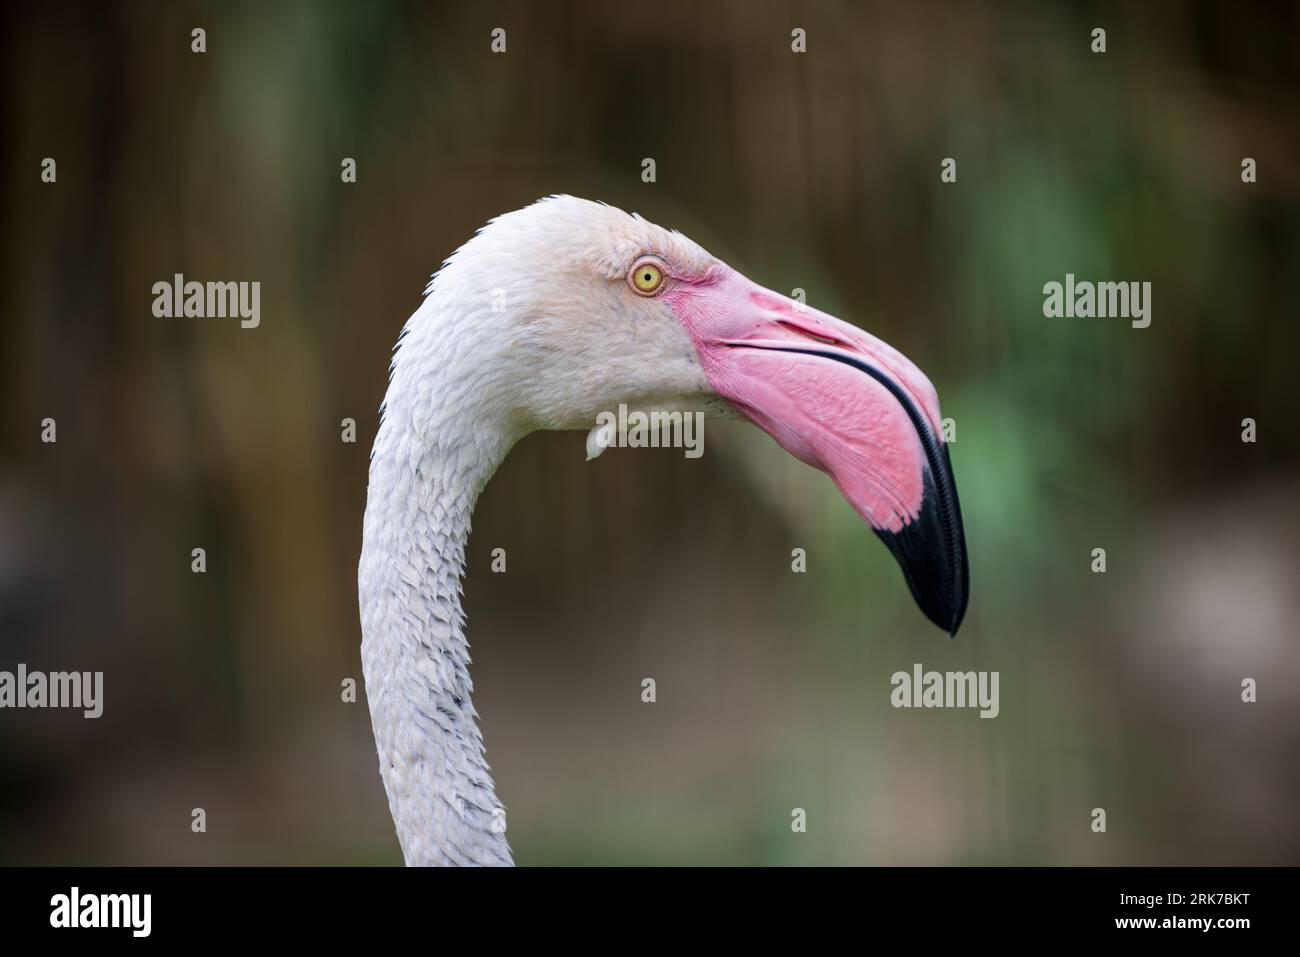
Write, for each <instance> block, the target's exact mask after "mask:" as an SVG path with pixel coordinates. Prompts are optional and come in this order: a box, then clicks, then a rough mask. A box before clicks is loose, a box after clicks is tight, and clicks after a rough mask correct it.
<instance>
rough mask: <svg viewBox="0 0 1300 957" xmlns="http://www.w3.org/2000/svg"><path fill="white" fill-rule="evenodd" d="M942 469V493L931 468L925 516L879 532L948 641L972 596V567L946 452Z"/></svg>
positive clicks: (914, 593)
mask: <svg viewBox="0 0 1300 957" xmlns="http://www.w3.org/2000/svg"><path fill="white" fill-rule="evenodd" d="M942 466H943V467H945V470H946V472H947V474H946V475H945V476H944V481H942V482H941V483H940V484H941V485H942V487H943V489H944V491H943V492H940V491H938V490H937V489H936V487H935V482H934V479H933V476H932V475H931V473H930V471H929V470H928V469H927V470H926V474H925V494H924V497H923V498H922V501H921V512H920V514H919V515H917V516H916V518H914V519H913V520H912V521H910V522H909V523H908V524H906V525H904V526H903V527H902V528H900V529H899V530H898V531H896V532H890V531H883V530H881V529H875V532H876V534H877V535H879V536H880V539H881V541H883V542H884V543H885V545H886V547H888V548H889V550H890V552H892V553H893V555H894V558H895V559H897V561H898V564H899V566H900V567H901V568H902V569H903V577H904V578H905V579H906V580H907V587H908V588H909V589H910V590H911V592H912V597H913V598H914V599H916V603H917V605H918V606H920V609H921V611H922V612H923V613H924V614H925V617H926V618H929V619H930V621H932V622H934V624H936V625H938V626H939V627H940V628H942V629H943V630H944V631H945V632H946V633H947V634H948V637H949V638H956V637H957V630H958V629H959V628H961V623H962V620H963V619H964V618H965V617H966V605H967V603H968V601H969V597H970V565H969V562H968V560H967V558H966V535H965V530H964V529H963V528H962V521H961V506H960V505H959V504H958V501H957V486H956V483H955V482H954V481H953V478H952V471H951V466H950V465H949V462H948V456H947V449H946V448H945V449H944V454H943V459H942Z"/></svg>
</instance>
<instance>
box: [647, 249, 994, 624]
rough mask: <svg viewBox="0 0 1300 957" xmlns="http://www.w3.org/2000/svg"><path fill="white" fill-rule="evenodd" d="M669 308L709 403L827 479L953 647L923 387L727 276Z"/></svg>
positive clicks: (904, 367) (936, 460)
mask: <svg viewBox="0 0 1300 957" xmlns="http://www.w3.org/2000/svg"><path fill="white" fill-rule="evenodd" d="M665 298H666V299H667V300H668V301H669V302H670V303H671V305H672V307H673V309H674V311H675V312H676V313H677V315H678V317H679V318H680V319H681V321H682V323H683V324H684V325H685V326H686V329H687V331H688V332H689V334H690V336H691V338H692V340H693V341H694V343H695V348H696V351H697V352H698V354H699V357H700V361H701V363H702V364H703V366H704V372H705V375H706V376H707V377H708V379H709V383H710V384H711V385H712V386H713V389H714V391H716V392H717V393H718V394H719V395H720V396H722V397H723V398H726V399H728V400H729V401H730V402H731V403H732V404H733V405H735V406H736V408H737V409H739V410H740V412H741V413H743V414H744V415H745V416H746V417H747V418H749V419H750V420H751V421H752V422H753V423H754V424H755V425H757V426H759V428H761V429H763V430H764V431H765V432H767V433H768V434H769V435H771V436H772V438H774V439H776V441H777V442H778V443H779V444H780V445H781V447H782V448H784V449H785V450H786V451H788V452H790V453H791V454H792V455H794V456H795V457H796V458H798V459H800V460H801V461H803V462H806V463H807V464H809V465H811V466H813V467H814V468H817V469H821V470H822V471H823V472H825V473H826V474H828V475H829V476H830V477H831V480H832V481H834V483H835V485H836V486H837V487H838V488H839V490H840V492H841V493H842V494H843V495H844V497H845V498H846V499H847V500H848V502H849V504H850V505H852V506H853V508H854V510H856V511H857V513H858V514H859V515H861V516H862V517H863V518H864V519H866V521H867V522H868V523H869V524H870V525H871V527H872V528H873V529H874V530H875V532H876V534H877V535H879V536H880V538H881V539H882V540H883V541H884V542H885V544H886V545H887V546H888V547H889V549H890V551H891V552H893V554H894V557H895V558H896V559H897V560H898V562H899V564H900V565H901V566H902V569H903V576H904V577H905V578H906V579H907V584H908V587H909V588H910V589H911V591H912V596H913V597H914V598H915V599H916V602H917V604H918V605H919V606H920V607H921V610H922V611H923V612H925V615H926V617H928V618H929V619H930V620H931V621H932V622H934V623H935V624H936V625H938V626H939V627H940V628H943V629H944V630H945V631H947V632H948V633H949V634H950V635H955V634H956V633H957V629H958V628H959V627H960V626H961V622H962V618H963V616H964V615H965V613H966V603H967V599H968V594H969V576H970V572H969V565H968V562H967V558H966V538H965V533H964V531H963V528H962V521H961V506H960V504H959V503H958V500H957V485H956V483H955V482H954V480H953V474H952V465H951V462H950V461H949V457H948V448H947V446H946V445H945V443H944V441H943V428H942V426H941V424H940V423H941V419H940V416H939V398H938V396H937V395H936V394H935V391H934V386H932V385H931V384H930V380H929V379H927V378H926V377H925V375H924V374H922V372H921V371H920V370H919V369H917V368H916V366H914V365H913V364H912V363H911V362H910V361H909V360H908V359H907V358H906V357H905V356H904V355H902V353H900V352H898V351H897V350H895V349H894V348H892V347H891V346H889V345H888V344H886V343H884V342H882V341H881V340H879V339H877V338H875V337H874V336H871V335H868V334H867V333H865V332H863V331H862V330H861V329H859V328H857V327H856V326H852V325H849V324H848V323H846V322H843V321H841V320H839V319H836V318H835V317H834V316H830V315H827V314H826V313H823V312H819V311H817V310H816V309H812V308H810V307H807V306H804V305H801V304H799V303H796V302H795V301H793V300H792V299H789V298H787V297H786V296H782V295H780V294H778V293H774V292H772V291H771V290H769V289H764V288H763V287H761V286H759V285H756V284H755V283H753V282H751V281H750V280H748V279H747V278H745V277H744V276H742V275H741V274H740V273H738V272H736V271H735V270H732V269H730V268H728V267H726V266H721V267H718V268H717V269H716V270H715V272H714V273H713V274H711V275H710V276H709V277H708V279H706V280H705V281H703V282H701V283H697V284H686V283H683V284H681V285H679V286H677V287H675V288H673V289H670V290H669V291H668V292H667V293H666V294H665Z"/></svg>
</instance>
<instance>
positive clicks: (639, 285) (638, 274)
mask: <svg viewBox="0 0 1300 957" xmlns="http://www.w3.org/2000/svg"><path fill="white" fill-rule="evenodd" d="M663 284H664V273H663V270H662V269H660V268H659V267H658V266H656V265H655V264H654V263H652V262H649V261H646V260H642V261H641V262H639V263H637V264H636V267H635V268H634V269H633V270H632V288H633V289H635V290H636V291H637V292H639V293H641V295H643V296H652V295H654V294H655V293H656V292H658V291H659V287H660V286H662V285H663Z"/></svg>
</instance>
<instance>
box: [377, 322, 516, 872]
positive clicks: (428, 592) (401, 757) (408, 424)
mask: <svg viewBox="0 0 1300 957" xmlns="http://www.w3.org/2000/svg"><path fill="white" fill-rule="evenodd" d="M425 307H428V308H432V307H433V304H431V303H430V301H429V300H426V302H425V306H424V307H422V308H421V311H420V312H417V313H416V316H415V317H413V319H412V323H411V324H410V325H408V330H409V333H408V334H406V335H405V339H404V341H403V343H402V346H401V351H400V353H399V357H398V360H396V361H395V363H394V368H393V375H392V381H391V383H390V386H389V390H388V395H387V398H386V399H385V411H384V415H383V420H382V421H381V423H380V427H379V432H378V434H377V435H376V438H375V445H374V450H373V452H372V454H371V462H370V486H369V490H368V493H367V500H366V514H365V525H364V532H363V539H362V548H361V561H360V565H359V568H358V574H357V578H358V592H359V598H360V609H361V630H362V642H361V659H362V667H363V673H364V675H365V682H366V696H367V698H368V699H369V703H370V715H371V721H372V724H373V727H374V733H375V745H376V747H377V749H378V751H379V770H380V773H381V775H382V776H383V779H384V787H385V789H386V790H387V792H388V803H389V808H390V809H391V811H392V815H393V822H394V824H395V825H396V828H397V836H398V840H399V841H400V842H401V846H402V853H403V855H404V856H405V858H406V863H407V864H408V865H429V864H510V863H512V861H511V856H510V848H509V845H508V844H507V843H506V837H505V810H504V808H503V807H502V805H501V803H500V802H499V801H498V800H497V797H496V793H495V790H494V787H493V784H492V777H491V775H490V773H489V771H488V765H487V762H486V760H485V759H484V754H483V739H482V735H481V733H480V731H479V728H478V722H477V714H476V712H475V711H474V706H473V704H472V703H471V700H470V695H471V692H472V691H473V683H472V682H471V680H470V675H469V663H470V657H469V645H468V642H467V641H466V639H465V618H464V615H463V613H462V611H461V602H460V581H461V575H462V573H463V571H464V565H465V545H466V542H467V540H468V538H469V530H470V513H471V512H472V511H473V508H474V503H475V500H476V499H477V498H478V494H479V492H480V491H481V490H482V489H483V486H484V485H486V484H487V481H488V479H489V478H491V476H492V473H493V472H494V471H495V470H496V467H497V465H498V464H499V463H500V461H501V460H502V459H503V458H504V457H505V454H506V452H507V451H508V450H509V448H510V446H511V445H512V444H513V437H512V436H510V435H509V434H507V432H506V431H505V429H504V427H503V426H500V425H496V424H494V422H493V416H492V415H491V414H490V411H489V410H487V409H482V408H479V407H476V405H475V404H474V401H475V400H474V396H473V395H472V390H471V389H469V388H468V386H467V383H465V382H463V381H459V378H458V373H457V365H456V364H455V363H452V362H442V363H439V362H438V361H437V359H438V355H437V353H438V352H439V349H438V339H439V338H440V335H446V334H447V332H448V331H449V330H447V329H445V328H443V329H442V330H439V329H438V328H437V327H436V326H433V325H432V324H430V323H425V324H424V325H423V326H421V325H420V324H418V323H417V322H416V320H417V319H419V318H420V316H421V312H424V311H425ZM426 318H427V317H426ZM478 394H479V395H482V393H481V391H480V392H479V393H478ZM476 413H479V414H476Z"/></svg>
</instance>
